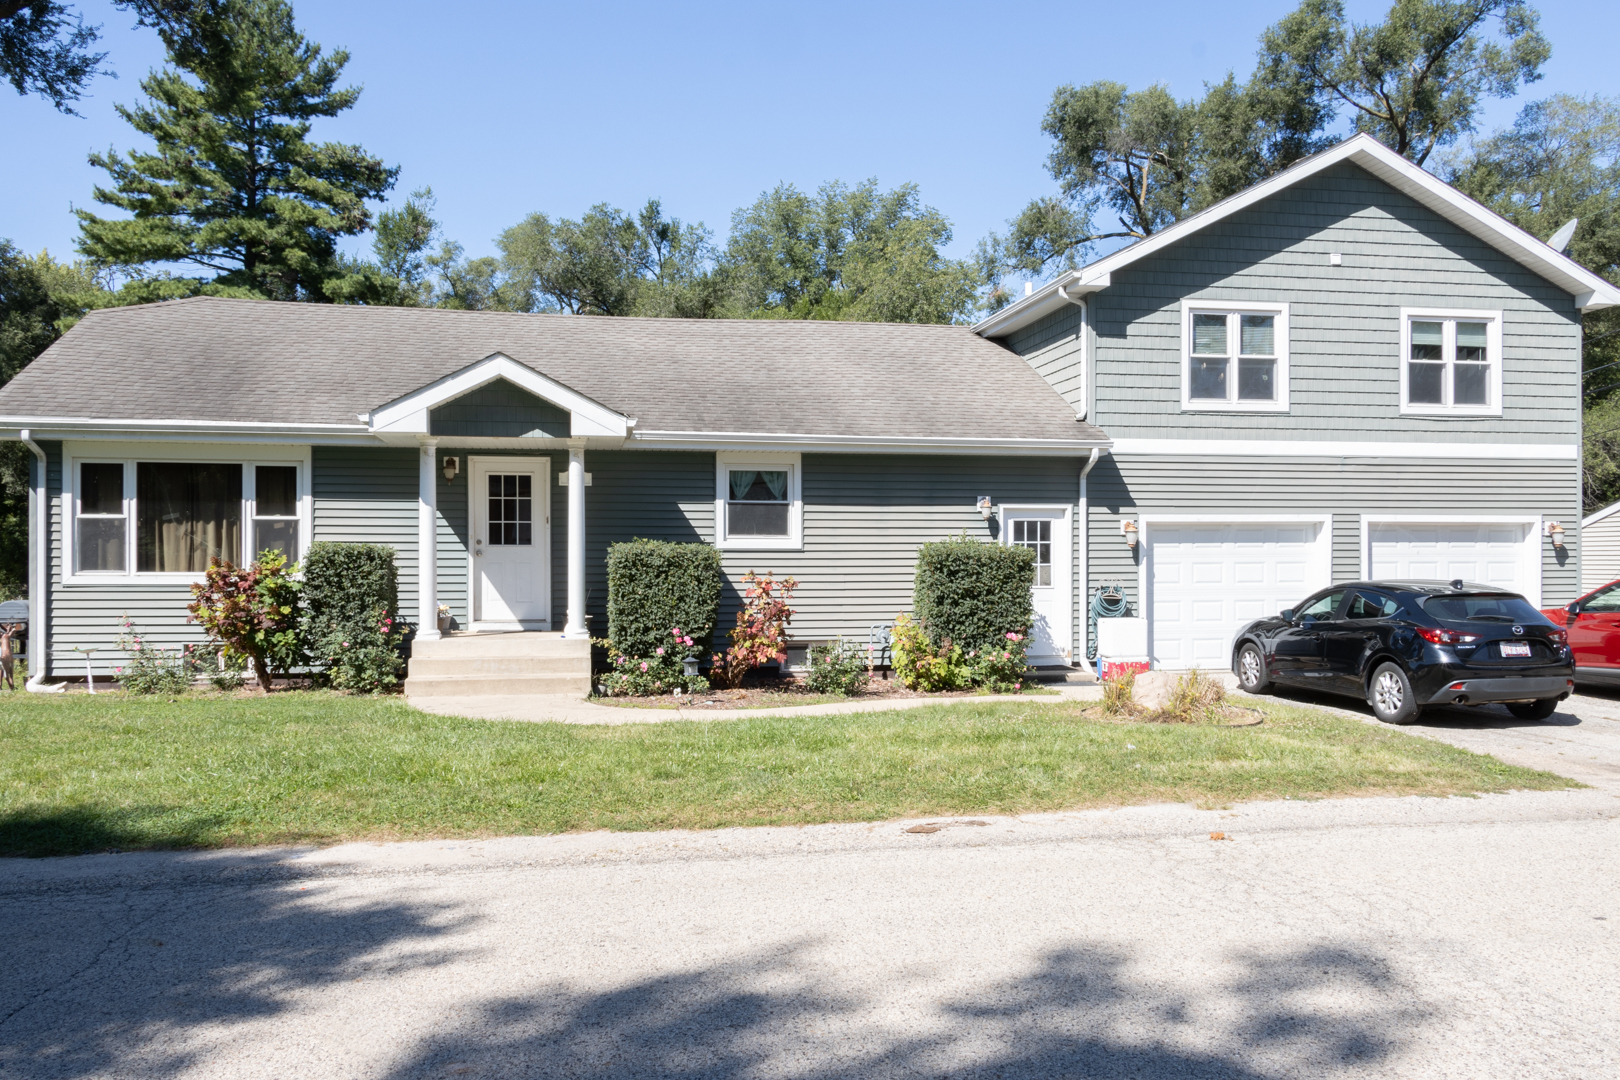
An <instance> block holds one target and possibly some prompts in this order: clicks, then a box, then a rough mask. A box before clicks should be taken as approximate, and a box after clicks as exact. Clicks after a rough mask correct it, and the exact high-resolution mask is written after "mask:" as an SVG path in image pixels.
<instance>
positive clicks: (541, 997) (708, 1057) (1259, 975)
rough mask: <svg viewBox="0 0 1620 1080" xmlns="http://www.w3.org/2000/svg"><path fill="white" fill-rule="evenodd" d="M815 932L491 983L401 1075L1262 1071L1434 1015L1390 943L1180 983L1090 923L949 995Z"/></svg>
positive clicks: (1013, 1078)
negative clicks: (622, 978)
mask: <svg viewBox="0 0 1620 1080" xmlns="http://www.w3.org/2000/svg"><path fill="white" fill-rule="evenodd" d="M814 952H815V943H813V942H803V943H800V944H798V945H796V946H794V947H792V948H789V949H787V950H772V951H771V952H769V953H768V954H763V953H762V954H757V955H754V956H748V957H743V958H739V959H737V960H735V961H733V962H730V963H725V964H719V965H714V966H710V967H706V968H702V969H700V970H695V971H686V972H682V973H680V974H673V975H670V976H667V977H663V978H657V979H651V980H646V981H641V982H636V983H631V984H628V985H626V986H624V987H622V988H618V989H614V990H608V991H600V992H584V991H581V990H579V989H577V988H575V987H573V986H571V985H569V984H566V983H560V982H559V983H553V984H551V985H549V986H545V987H542V988H539V989H537V990H536V991H535V992H534V993H532V994H528V995H525V996H523V997H505V998H500V999H497V1000H492V1001H487V1002H485V1003H484V1004H483V1005H482V1006H480V1007H478V1008H476V1009H469V1010H467V1011H466V1013H464V1014H463V1015H464V1016H465V1019H464V1020H463V1021H462V1022H461V1023H460V1024H459V1025H458V1026H457V1027H456V1028H455V1029H450V1030H440V1031H436V1032H435V1033H434V1035H433V1037H432V1040H431V1045H430V1046H427V1047H424V1048H423V1049H422V1050H421V1051H420V1052H419V1053H417V1054H416V1055H414V1056H409V1057H407V1059H406V1060H405V1061H403V1062H402V1063H401V1064H400V1065H399V1066H398V1067H397V1068H395V1069H394V1070H393V1071H392V1072H390V1073H388V1074H387V1075H388V1077H389V1078H390V1080H428V1078H438V1077H452V1076H460V1075H466V1076H536V1077H539V1076H567V1077H579V1078H585V1080H596V1078H600V1080H607V1078H609V1077H613V1078H619V1077H648V1078H660V1080H662V1078H671V1080H674V1078H679V1080H733V1078H737V1080H741V1078H743V1077H754V1076H760V1075H771V1076H785V1077H793V1078H800V1080H821V1078H832V1077H850V1076H859V1077H908V1078H918V1077H925V1078H926V1077H940V1078H944V1077H953V1078H954V1077H996V1078H999V1080H1034V1078H1037V1077H1063V1078H1073V1077H1088V1078H1100V1080H1109V1078H1125V1077H1139V1078H1145V1077H1170V1076H1174V1077H1198V1078H1209V1080H1260V1078H1273V1077H1284V1076H1299V1075H1324V1074H1332V1073H1335V1072H1338V1071H1340V1070H1343V1071H1345V1072H1353V1071H1356V1070H1358V1069H1361V1068H1365V1067H1366V1066H1368V1065H1375V1064H1377V1063H1379V1062H1382V1061H1387V1060H1389V1059H1390V1058H1392V1057H1393V1056H1394V1055H1395V1054H1396V1053H1397V1052H1398V1050H1399V1049H1400V1048H1401V1047H1402V1046H1404V1045H1405V1044H1406V1043H1407V1041H1408V1040H1409V1039H1410V1038H1411V1037H1412V1035H1413V1034H1414V1033H1415V1030H1416V1029H1417V1028H1418V1027H1419V1026H1421V1024H1422V1023H1423V1022H1424V1020H1425V1019H1426V1018H1427V1016H1428V1012H1427V1010H1426V1009H1425V1008H1423V1007H1422V1006H1420V1005H1418V1004H1417V1003H1416V1002H1415V1001H1414V999H1413V998H1412V996H1411V994H1410V993H1409V992H1408V991H1407V990H1406V989H1405V988H1404V987H1402V986H1401V985H1400V984H1399V983H1398V981H1397V980H1395V979H1394V978H1393V977H1392V976H1391V974H1390V970H1389V965H1388V964H1387V963H1386V962H1385V961H1384V960H1383V959H1382V958H1380V957H1378V956H1376V955H1374V954H1371V953H1364V952H1358V951H1356V950H1353V949H1344V948H1313V949H1306V950H1303V951H1297V952H1285V953H1277V954H1259V953H1257V954H1254V955H1249V956H1244V957H1239V958H1236V970H1237V975H1236V977H1235V978H1232V979H1230V980H1229V981H1227V982H1226V983H1224V984H1220V985H1199V986H1196V988H1194V989H1187V988H1185V987H1184V988H1180V989H1175V988H1171V987H1169V986H1167V984H1166V983H1165V981H1164V980H1163V979H1160V978H1151V979H1150V978H1145V977H1142V976H1139V975H1137V974H1135V973H1134V972H1133V962H1132V958H1131V956H1130V955H1128V954H1127V953H1124V952H1121V951H1119V950H1117V949H1112V948H1109V947H1099V946H1096V945H1090V944H1084V943H1076V944H1074V945H1072V946H1069V947H1066V948H1062V949H1058V950H1054V951H1052V952H1049V953H1047V954H1046V955H1044V956H1042V957H1040V958H1039V960H1038V961H1037V963H1036V964H1035V965H1034V967H1033V970H1031V972H1030V973H1029V974H1027V975H1025V976H1023V977H1020V978H1017V979H1014V980H1011V981H1004V982H990V981H987V982H986V983H985V985H983V986H982V987H977V988H975V989H974V991H973V992H972V993H971V994H970V995H968V996H966V997H956V998H954V999H953V998H946V999H945V1000H938V999H935V998H934V997H933V996H932V995H931V994H930V992H929V989H928V987H927V985H926V976H925V975H917V976H913V977H911V978H910V979H908V980H898V981H901V982H909V983H910V984H911V985H904V986H899V987H897V986H896V982H897V978H896V973H892V972H891V973H880V974H879V976H878V979H879V981H882V982H884V983H885V984H886V985H887V986H888V987H889V989H888V995H889V998H888V999H885V998H884V997H882V996H866V995H863V994H862V993H861V992H859V991H857V990H855V989H853V988H852V986H850V985H844V984H843V980H842V979H841V978H840V979H839V980H838V984H836V985H834V984H832V980H830V979H829V977H828V976H827V974H826V971H825V968H823V967H821V966H820V965H818V964H816V963H815V961H814V955H813V954H814ZM867 974H869V973H864V972H863V973H861V975H860V976H856V977H861V976H864V975H867Z"/></svg>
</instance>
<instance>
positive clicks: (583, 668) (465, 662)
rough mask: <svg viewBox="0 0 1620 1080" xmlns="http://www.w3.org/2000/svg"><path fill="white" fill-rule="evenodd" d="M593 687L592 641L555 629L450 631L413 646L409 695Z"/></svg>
mask: <svg viewBox="0 0 1620 1080" xmlns="http://www.w3.org/2000/svg"><path fill="white" fill-rule="evenodd" d="M590 690H591V643H590V641H589V640H588V639H585V638H568V639H564V638H563V636H562V635H561V634H558V633H534V632H528V633H509V634H454V635H449V636H446V637H442V638H439V639H438V640H436V641H416V642H413V643H412V646H411V661H410V668H409V671H408V673H407V678H406V680H405V693H406V694H408V695H410V696H411V697H432V698H445V697H487V696H490V695H496V694H574V695H581V696H583V695H585V694H588V693H590Z"/></svg>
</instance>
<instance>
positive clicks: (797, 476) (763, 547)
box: [714, 451, 804, 551]
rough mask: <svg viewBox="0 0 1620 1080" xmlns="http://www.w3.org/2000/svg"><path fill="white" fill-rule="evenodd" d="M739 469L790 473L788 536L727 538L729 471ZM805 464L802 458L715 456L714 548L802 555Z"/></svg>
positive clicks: (794, 456)
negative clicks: (798, 553) (780, 470)
mask: <svg viewBox="0 0 1620 1080" xmlns="http://www.w3.org/2000/svg"><path fill="white" fill-rule="evenodd" d="M735 468H754V469H786V470H787V474H788V535H786V536H739V537H735V538H733V537H731V536H728V535H727V534H726V503H727V502H729V501H730V494H731V489H730V482H729V481H728V479H727V476H726V474H727V471H728V470H730V469H735ZM802 471H803V462H802V460H801V455H799V454H767V453H743V452H736V453H731V452H724V451H722V452H720V453H717V454H715V455H714V538H715V539H714V546H715V547H717V548H720V549H721V550H722V551H801V550H803V549H804V497H803V495H802V494H801V482H800V481H801V473H802Z"/></svg>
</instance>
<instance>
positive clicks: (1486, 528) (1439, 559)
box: [1367, 522, 1541, 603]
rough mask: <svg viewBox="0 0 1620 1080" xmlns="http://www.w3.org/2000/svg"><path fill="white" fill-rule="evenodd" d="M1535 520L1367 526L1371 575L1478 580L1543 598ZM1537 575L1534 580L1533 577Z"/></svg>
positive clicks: (1378, 576) (1374, 577)
mask: <svg viewBox="0 0 1620 1080" xmlns="http://www.w3.org/2000/svg"><path fill="white" fill-rule="evenodd" d="M1531 535H1532V533H1531V526H1530V524H1529V523H1528V522H1527V523H1524V524H1517V523H1507V524H1472V523H1467V524H1464V523H1458V522H1443V523H1435V524H1428V523H1424V522H1400V523H1395V522H1384V523H1370V524H1369V525H1368V526H1367V541H1368V552H1367V554H1368V559H1367V565H1368V576H1369V577H1371V578H1373V579H1375V580H1378V579H1396V580H1400V579H1403V578H1406V579H1410V578H1418V579H1429V580H1435V581H1452V580H1455V579H1456V578H1462V579H1463V580H1464V581H1478V582H1483V583H1484V584H1486V585H1494V586H1496V587H1497V588H1499V589H1509V590H1511V591H1513V592H1516V593H1523V594H1525V595H1526V596H1528V597H1530V599H1531V600H1532V601H1533V602H1536V603H1540V601H1541V582H1540V580H1539V579H1540V575H1539V574H1536V573H1535V572H1534V571H1533V570H1532V569H1531V568H1530V567H1529V566H1528V565H1527V564H1528V563H1529V562H1530V560H1531V559H1532V558H1535V557H1538V556H1539V555H1540V549H1539V547H1538V548H1536V549H1535V550H1534V551H1529V550H1527V544H1526V539H1527V538H1529V537H1530V536H1531ZM1532 579H1534V580H1532Z"/></svg>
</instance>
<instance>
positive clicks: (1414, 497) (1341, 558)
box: [1088, 455, 1580, 615]
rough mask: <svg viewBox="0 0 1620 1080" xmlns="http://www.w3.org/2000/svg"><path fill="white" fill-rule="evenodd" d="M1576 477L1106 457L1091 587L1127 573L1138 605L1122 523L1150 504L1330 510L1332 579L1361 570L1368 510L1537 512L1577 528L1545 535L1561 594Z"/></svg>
mask: <svg viewBox="0 0 1620 1080" xmlns="http://www.w3.org/2000/svg"><path fill="white" fill-rule="evenodd" d="M1576 481H1577V470H1576V463H1575V462H1573V461H1570V462H1539V461H1505V462H1490V463H1475V462H1459V461H1456V460H1454V459H1435V460H1405V459H1364V460H1354V461H1351V460H1341V459H1326V458H1313V459H1306V460H1302V461H1299V460H1296V461H1286V460H1283V459H1279V458H1238V457H1233V458H1214V457H1190V456H1189V457H1180V456H1171V455H1165V456H1162V457H1161V456H1154V457H1146V456H1125V457H1119V458H1110V457H1105V458H1103V459H1101V460H1100V461H1098V463H1097V466H1096V468H1094V469H1093V470H1092V472H1091V476H1090V480H1089V484H1088V488H1089V491H1088V496H1089V502H1090V513H1089V522H1090V529H1091V535H1090V545H1089V546H1090V553H1091V567H1090V575H1091V587H1093V588H1094V587H1095V586H1096V585H1098V584H1100V583H1101V582H1104V581H1108V580H1114V581H1119V582H1121V583H1122V584H1123V585H1124V586H1125V591H1126V595H1127V596H1128V597H1129V599H1130V603H1131V607H1132V611H1131V614H1133V615H1134V614H1140V613H1141V611H1140V608H1139V603H1140V597H1139V596H1138V595H1137V567H1138V565H1139V563H1140V561H1141V558H1142V551H1141V545H1138V546H1137V548H1136V550H1134V551H1133V550H1132V549H1130V548H1128V547H1126V545H1125V542H1124V540H1123V539H1122V538H1121V537H1120V532H1119V527H1120V521H1121V520H1122V519H1124V518H1134V517H1136V516H1137V515H1138V514H1143V513H1161V514H1171V513H1180V514H1211V515H1215V514H1222V513H1231V514H1233V515H1254V514H1265V513H1279V514H1283V513H1286V514H1302V513H1325V514H1331V515H1333V541H1332V563H1333V578H1334V580H1335V581H1353V580H1356V579H1357V578H1359V577H1360V576H1361V515H1362V514H1376V513H1389V514H1426V513H1434V514H1436V515H1445V516H1448V517H1449V516H1467V515H1469V514H1480V515H1493V514H1540V515H1543V516H1545V517H1548V518H1553V519H1557V520H1559V521H1562V522H1563V523H1564V524H1565V527H1566V528H1569V529H1570V532H1569V535H1568V537H1567V538H1566V547H1565V549H1564V551H1563V552H1562V553H1561V554H1560V553H1557V552H1555V551H1554V549H1553V547H1552V544H1551V543H1550V542H1546V541H1544V542H1543V544H1542V579H1541V580H1542V598H1543V600H1544V602H1546V603H1547V604H1562V603H1566V602H1568V601H1569V600H1572V599H1574V597H1575V596H1576V595H1577V594H1578V588H1579V585H1578V582H1577V580H1576V554H1577V552H1578V550H1579V545H1580V537H1579V536H1577V535H1576V532H1577V530H1576V529H1574V528H1572V527H1570V523H1571V522H1572V521H1577V520H1579V519H1578V517H1577V516H1576V515H1577V512H1578V510H1579V499H1578V496H1577V489H1576Z"/></svg>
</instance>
